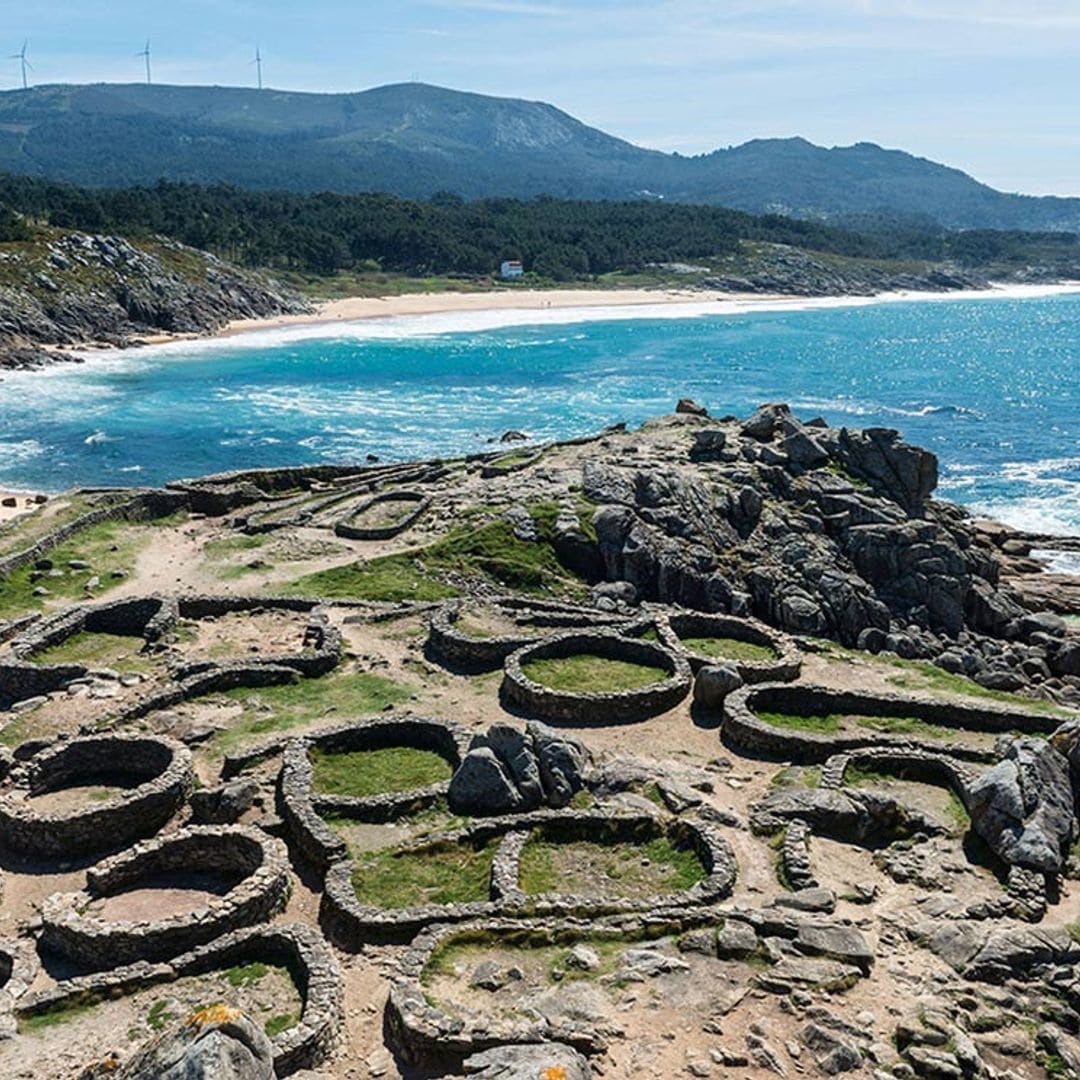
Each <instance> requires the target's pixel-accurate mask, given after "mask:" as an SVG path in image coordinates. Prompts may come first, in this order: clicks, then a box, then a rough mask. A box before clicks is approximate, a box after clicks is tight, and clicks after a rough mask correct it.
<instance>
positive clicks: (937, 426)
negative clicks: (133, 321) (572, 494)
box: [0, 294, 1080, 532]
mask: <svg viewBox="0 0 1080 1080" xmlns="http://www.w3.org/2000/svg"><path fill="white" fill-rule="evenodd" d="M674 313H675V312H674V309H672V310H668V311H665V312H659V311H655V310H650V312H637V313H635V317H633V318H626V317H625V315H626V312H622V313H616V312H611V313H609V314H607V315H605V314H604V313H602V312H593V313H589V314H588V315H584V314H580V313H579V314H575V313H572V312H561V313H557V312H551V311H544V312H540V313H533V314H529V313H518V314H516V315H509V314H508V313H505V312H504V313H499V314H498V315H488V316H476V315H473V316H456V317H453V316H442V317H429V318H427V319H413V320H411V321H410V320H398V321H378V322H375V323H371V322H369V323H367V324H362V325H361V324H354V325H353V326H351V327H347V328H335V329H333V330H328V329H327V328H325V327H323V328H321V329H319V330H313V329H312V328H305V330H304V331H303V334H305V335H307V336H301V335H297V334H290V333H289V332H276V333H268V334H261V335H256V336H253V337H248V338H234V339H230V340H229V341H227V342H200V343H196V344H185V345H174V346H169V347H166V348H164V349H147V350H140V351H132V352H128V353H125V354H120V355H115V356H108V357H102V358H94V359H92V360H91V361H90V362H88V363H87V364H85V365H80V366H67V365H65V366H61V367H55V368H52V369H49V370H47V371H44V372H36V373H11V374H7V375H5V376H3V378H2V381H0V486H9V487H26V488H41V489H45V490H60V489H63V488H66V487H69V486H71V485H115V484H133V485H135V484H150V483H155V484H156V483H160V482H163V481H165V480H168V479H173V478H176V477H181V476H195V475H198V474H203V473H208V472H213V471H219V470H224V469H235V468H240V467H247V466H266V465H279V464H285V463H294V462H355V461H362V460H363V459H364V457H365V455H367V454H369V453H373V454H377V455H379V457H380V458H381V459H382V460H384V461H385V460H393V459H405V458H411V457H427V456H433V455H450V454H460V453H462V452H467V451H476V450H480V449H485V448H487V440H488V439H489V438H491V437H492V436H497V435H499V434H500V433H501V432H503V431H505V430H506V429H507V428H519V429H521V430H524V431H527V432H529V433H530V434H531V435H533V436H534V437H537V438H544V439H547V438H555V437H562V436H571V435H578V434H582V433H586V432H591V431H595V430H597V429H598V428H600V427H602V426H604V425H606V424H610V423H613V422H615V421H620V420H622V421H627V422H628V423H630V424H635V423H638V422H640V421H642V420H644V419H646V418H647V417H650V416H653V415H656V414H659V413H663V412H668V411H670V410H671V408H672V406H673V405H674V403H675V401H676V400H677V399H678V398H679V397H682V396H690V397H693V398H695V399H696V400H698V401H700V402H703V403H704V404H706V405H707V406H708V407H709V408H710V410H711V411H712V412H713V413H714V415H723V414H725V413H735V414H739V415H744V414H747V413H749V412H750V411H751V410H752V409H753V408H754V407H756V406H757V405H758V404H759V403H761V402H763V401H776V400H780V401H788V402H790V403H791V405H792V406H793V408H794V409H795V410H796V412H797V413H799V414H800V415H802V416H803V417H805V418H809V417H811V416H814V415H821V416H824V417H825V418H826V419H827V420H829V421H830V422H831V423H834V424H849V425H853V426H871V425H878V426H887V427H896V428H899V429H900V430H901V431H903V432H904V434H905V436H906V437H907V439H908V440H909V441H911V442H914V443H918V444H921V445H923V446H927V447H929V448H931V449H932V450H934V451H935V452H936V453H937V454H938V455H939V457H940V458H941V462H942V478H943V482H942V494H944V495H946V496H947V497H949V498H953V499H956V500H958V501H961V502H965V503H968V504H972V505H973V506H975V507H976V508H977V509H978V510H980V511H982V512H987V513H993V514H996V515H998V516H1001V517H1004V518H1006V519H1008V520H1009V521H1011V522H1013V523H1015V524H1017V525H1022V526H1025V527H1028V528H1031V529H1039V530H1044V531H1056V532H1067V531H1073V532H1077V531H1080V295H1076V294H1073V295H1060V296H1053V297H1045V298H1038V299H1022V300H1018V299H993V300H986V299H971V300H949V301H943V302H901V303H896V302H893V303H882V304H872V305H868V306H856V307H840V306H837V307H827V308H811V309H804V310H774V311H764V310H760V309H758V310H753V311H749V312H743V313H733V314H723V315H714V314H710V315H708V316H705V317H678V318H675V317H672V316H673V314H674ZM515 318H516V319H517V320H519V321H527V320H531V324H530V325H505V324H506V323H508V322H512V321H513V320H514V319H515ZM587 318H588V319H592V320H593V321H575V322H570V321H569V320H571V319H575V320H576V319H587ZM559 320H562V322H560V321H559ZM499 322H501V323H502V324H503V325H496V324H498V323H499ZM312 335H314V336H312Z"/></svg>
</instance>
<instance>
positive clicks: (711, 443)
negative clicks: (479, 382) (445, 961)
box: [581, 404, 1024, 674]
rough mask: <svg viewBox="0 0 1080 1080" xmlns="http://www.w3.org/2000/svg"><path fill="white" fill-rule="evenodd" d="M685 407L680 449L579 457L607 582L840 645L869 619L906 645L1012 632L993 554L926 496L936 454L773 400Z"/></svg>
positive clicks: (910, 651)
mask: <svg viewBox="0 0 1080 1080" xmlns="http://www.w3.org/2000/svg"><path fill="white" fill-rule="evenodd" d="M691 421H692V422H693V426H692V430H691V431H690V432H689V434H688V437H687V449H686V454H685V460H683V461H679V460H678V459H677V458H676V457H675V456H674V455H650V456H648V457H646V456H645V455H636V456H635V459H634V460H632V461H627V460H626V459H619V458H612V457H610V456H608V457H605V458H602V459H598V458H595V457H589V458H587V459H586V460H585V461H583V463H582V474H581V475H582V489H583V492H584V494H585V495H586V496H587V497H588V498H589V499H590V500H592V501H593V502H595V503H597V504H599V508H598V510H597V511H596V513H595V515H594V525H595V528H596V533H597V548H598V552H599V556H600V559H601V561H602V568H603V575H604V576H605V577H606V578H607V579H608V580H610V581H623V582H629V583H630V584H631V585H632V586H633V587H634V588H635V590H636V591H637V592H638V594H639V595H640V596H641V597H642V598H643V599H645V600H659V601H664V602H672V603H678V604H682V605H684V606H686V607H691V608H695V609H698V610H704V611H723V612H732V613H734V614H753V615H756V616H758V617H759V618H761V619H764V620H765V621H766V622H768V623H770V624H772V625H774V626H777V627H780V628H782V629H785V630H788V631H791V632H793V633H799V634H812V635H824V636H830V637H835V638H839V639H840V640H841V641H843V642H845V643H846V644H850V645H855V644H856V643H857V642H858V641H859V639H860V636H864V635H865V634H866V633H867V632H868V631H872V632H873V633H876V634H878V635H879V636H880V642H879V647H889V648H898V649H899V650H900V651H902V652H904V653H905V654H907V655H910V656H912V657H917V656H934V655H937V654H939V653H940V652H941V651H943V650H942V646H941V643H940V638H941V637H945V638H955V637H956V636H958V635H961V634H963V633H965V632H966V631H972V630H974V631H977V632H980V633H991V634H999V635H1004V634H1007V633H1014V634H1015V633H1018V632H1019V630H1018V627H1019V622H1018V620H1019V619H1021V618H1022V616H1023V614H1024V612H1023V609H1022V608H1020V607H1019V606H1018V604H1017V603H1016V602H1015V601H1014V600H1013V599H1012V598H1011V597H1010V596H1009V595H1008V594H1007V593H1005V592H1003V591H1002V590H1001V589H999V588H998V587H997V575H998V569H999V567H998V564H997V562H996V561H995V560H994V559H993V558H990V557H988V556H987V554H986V551H985V550H984V548H983V547H981V546H979V544H977V543H973V538H972V536H971V535H970V527H969V526H968V524H967V523H966V521H965V519H964V516H963V514H962V513H960V512H954V511H953V509H952V508H948V507H945V506H944V505H939V504H937V503H933V502H932V501H931V500H930V495H931V493H932V492H933V490H934V487H935V485H936V483H937V460H936V458H935V457H934V455H933V454H931V453H929V452H928V451H925V450H921V449H918V448H916V447H912V446H908V445H907V444H906V443H904V442H903V441H902V440H901V439H900V437H899V435H898V433H897V432H895V431H891V430H887V429H883V428H872V429H868V430H866V431H854V430H849V429H847V428H839V429H834V428H829V427H826V426H821V425H819V424H817V423H815V424H813V425H811V424H804V423H802V422H801V421H800V420H798V419H797V418H795V417H794V416H792V414H791V412H790V410H789V409H788V407H787V406H785V405H779V404H770V405H763V406H762V407H761V408H760V409H758V411H757V412H756V413H754V415H753V416H751V417H750V418H749V419H748V420H746V421H744V422H743V423H741V424H725V425H721V424H719V423H716V424H713V425H711V426H710V425H709V422H708V421H705V420H703V419H701V418H699V417H693V418H687V417H682V416H680V417H677V418H671V421H670V424H671V426H672V427H677V426H678V425H679V424H681V425H684V426H685V425H687V424H689V423H690V422H691ZM656 423H657V424H659V423H660V422H659V421H657V422H656ZM889 635H892V638H893V640H887V638H888V636H889ZM980 663H981V661H980ZM972 674H974V673H972Z"/></svg>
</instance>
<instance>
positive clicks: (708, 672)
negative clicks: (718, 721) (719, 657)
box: [694, 663, 743, 709]
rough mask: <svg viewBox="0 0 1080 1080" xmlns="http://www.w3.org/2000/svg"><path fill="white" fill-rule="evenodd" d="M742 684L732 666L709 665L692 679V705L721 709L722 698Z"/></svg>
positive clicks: (736, 669) (734, 667)
mask: <svg viewBox="0 0 1080 1080" xmlns="http://www.w3.org/2000/svg"><path fill="white" fill-rule="evenodd" d="M742 684H743V679H742V676H741V675H740V674H739V669H738V668H737V667H736V666H735V665H734V664H732V663H725V664H710V665H709V666H708V667H703V668H702V669H701V670H700V671H699V672H698V673H697V675H696V676H695V678H694V704H696V705H700V706H702V708H705V709H719V708H722V707H723V704H724V698H726V697H727V696H728V694H730V693H731V692H732V690H738V689H739V687H740V686H742Z"/></svg>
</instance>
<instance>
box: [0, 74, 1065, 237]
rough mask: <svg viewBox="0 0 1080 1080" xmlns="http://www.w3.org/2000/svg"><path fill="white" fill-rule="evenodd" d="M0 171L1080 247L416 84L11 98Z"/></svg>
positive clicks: (873, 176)
mask: <svg viewBox="0 0 1080 1080" xmlns="http://www.w3.org/2000/svg"><path fill="white" fill-rule="evenodd" d="M0 171H10V172H16V173H28V174H32V175H37V176H46V177H51V178H54V179H62V180H70V181H73V182H75V183H79V184H84V185H89V186H99V187H100V186H123V185H129V184H148V183H153V182H155V181H156V180H158V179H160V178H162V177H164V178H167V179H171V180H191V181H199V182H204V183H205V182H224V183H229V184H235V185H237V186H240V187H247V188H258V189H264V190H265V189H287V190H294V191H328V190H329V191H339V192H358V191H386V192H392V193H394V194H398V195H402V196H406V197H410V198H426V197H428V196H430V195H432V194H435V193H436V192H440V191H451V192H456V193H458V194H460V195H462V196H464V197H466V198H475V197H479V196H500V195H502V196H519V197H530V196H536V195H555V196H559V197H564V198H577V199H625V198H633V197H639V196H644V197H662V198H665V199H668V200H671V201H679V202H693V203H708V204H716V205H723V206H731V207H735V208H738V209H742V210H748V211H751V212H753V213H768V212H777V213H784V214H790V215H793V216H798V217H806V218H819V219H823V220H842V219H846V218H850V217H852V216H858V215H885V216H889V217H903V218H909V217H914V218H921V219H927V218H930V219H933V220H934V221H937V222H939V223H940V224H942V225H945V226H948V227H950V228H993V229H1026V230H1058V231H1060V230H1076V231H1080V199H1069V198H1054V197H1038V198H1037V197H1034V196H1025V195H1010V194H1005V193H1003V192H999V191H995V190H994V189H993V188H990V187H987V186H986V185H985V184H980V183H979V182H978V181H976V180H974V179H972V178H971V177H970V176H968V175H966V174H965V173H963V172H960V171H959V170H957V169H951V168H948V167H946V166H944V165H939V164H936V163H934V162H932V161H927V160H925V159H923V158H917V157H914V156H912V155H910V154H906V153H904V152H902V151H899V150H885V149H882V148H881V147H880V146H875V145H874V144H872V143H859V144H857V145H855V146H848V147H837V148H833V149H825V148H823V147H820V146H815V145H814V144H812V143H809V142H807V141H806V140H805V139H756V140H754V141H753V142H749V143H745V144H744V145H742V146H738V147H735V148H733V149H729V150H718V151H716V152H715V153H712V154H706V155H703V156H700V157H683V156H681V155H679V154H665V153H661V152H659V151H656V150H647V149H643V148H641V147H638V146H634V145H633V144H631V143H628V142H625V141H624V140H622V139H617V138H615V137H613V136H611V135H607V134H605V133H604V132H602V131H598V130H596V129H595V128H590V127H588V126H586V125H585V124H582V123H581V122H580V121H578V120H575V119H574V118H573V117H571V116H569V115H567V114H566V113H564V112H561V111H560V110H558V109H556V108H554V107H553V106H551V105H546V104H543V103H540V102H530V101H519V100H515V99H509V98H494V97H485V96H483V95H480V94H466V93H460V92H458V91H454V90H445V89H441V88H438V87H433V86H426V85H423V84H420V83H409V84H404V85H397V86H384V87H380V88H378V89H375V90H367V91H364V92H362V93H355V94H303V93H289V92H284V91H278V90H263V91H258V90H250V89H238V88H228V87H203V86H146V85H141V84H140V85H111V84H100V85H92V86H42V87H35V88H33V89H31V90H12V91H8V92H5V93H0Z"/></svg>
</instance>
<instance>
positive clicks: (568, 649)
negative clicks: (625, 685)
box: [502, 631, 690, 727]
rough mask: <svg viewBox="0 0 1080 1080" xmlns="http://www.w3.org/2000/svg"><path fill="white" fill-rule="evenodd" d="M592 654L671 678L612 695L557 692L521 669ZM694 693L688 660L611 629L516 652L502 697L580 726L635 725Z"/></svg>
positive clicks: (506, 672)
mask: <svg viewBox="0 0 1080 1080" xmlns="http://www.w3.org/2000/svg"><path fill="white" fill-rule="evenodd" d="M581 653H591V654H595V655H599V656H604V657H608V658H610V659H612V660H625V661H627V662H629V663H636V664H644V665H648V666H651V667H657V668H660V669H662V670H663V671H664V672H665V673H666V678H665V679H663V680H662V681H658V682H655V683H651V684H650V685H648V686H644V687H641V688H640V689H636V690H623V691H616V692H613V693H598V692H581V693H573V692H570V691H564V690H553V689H551V688H550V687H547V686H542V685H541V684H540V683H536V682H533V681H532V679H530V678H529V677H528V676H527V675H526V674H525V673H524V671H523V670H522V665H523V664H527V663H528V662H529V661H530V660H540V659H552V658H562V657H569V656H575V655H578V654H581ZM689 691H690V667H689V665H688V664H687V662H686V660H685V658H683V657H682V656H678V655H676V654H674V653H672V652H670V651H668V650H667V649H665V648H664V647H663V646H661V645H657V644H655V643H653V642H650V641H642V640H640V639H637V638H631V637H622V636H620V635H619V634H617V633H614V632H611V631H607V632H604V631H593V632H591V633H582V632H576V631H572V632H569V633H565V634H556V635H552V636H551V637H549V638H545V639H544V640H543V641H540V642H538V643H536V644H534V645H528V646H526V647H525V648H523V649H519V650H518V651H517V652H515V653H512V654H511V655H510V656H509V657H507V659H506V665H505V670H504V675H503V683H502V696H503V701H504V702H505V703H506V704H507V705H509V706H511V707H513V708H516V709H520V710H522V711H523V712H524V713H526V714H528V715H530V716H535V717H538V718H540V719H542V720H547V721H550V722H554V723H566V724H572V725H574V726H575V727H599V726H605V725H608V724H625V723H633V722H634V721H637V720H643V719H645V718H646V717H649V716H656V715H658V714H659V713H662V712H667V710H668V709H672V708H674V707H675V706H676V705H678V704H679V702H680V701H682V700H683V698H685V697H686V695H687V694H688V693H689Z"/></svg>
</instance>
